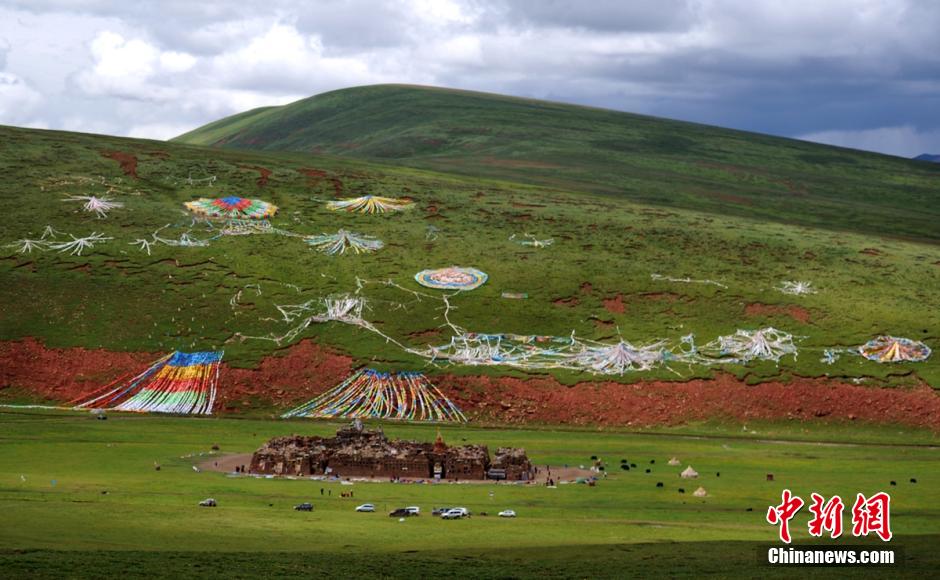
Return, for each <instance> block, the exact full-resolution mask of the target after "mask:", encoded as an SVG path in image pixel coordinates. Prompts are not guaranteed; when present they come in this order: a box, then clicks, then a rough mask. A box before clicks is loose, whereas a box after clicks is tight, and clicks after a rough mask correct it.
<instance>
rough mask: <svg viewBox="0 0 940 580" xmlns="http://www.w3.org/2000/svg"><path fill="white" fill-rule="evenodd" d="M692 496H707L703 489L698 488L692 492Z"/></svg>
mask: <svg viewBox="0 0 940 580" xmlns="http://www.w3.org/2000/svg"><path fill="white" fill-rule="evenodd" d="M692 495H694V496H695V497H705V496H706V495H708V492H707V491H705V488H704V487H699V488H698V489H696V490H695V491H693V492H692Z"/></svg>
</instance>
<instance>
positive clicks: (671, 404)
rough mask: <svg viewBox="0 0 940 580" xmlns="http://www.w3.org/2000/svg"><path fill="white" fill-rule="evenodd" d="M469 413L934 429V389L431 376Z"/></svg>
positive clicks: (554, 419) (589, 420)
mask: <svg viewBox="0 0 940 580" xmlns="http://www.w3.org/2000/svg"><path fill="white" fill-rule="evenodd" d="M431 379H432V380H433V381H435V382H436V384H437V385H438V387H440V388H441V390H442V391H443V392H444V393H445V394H446V395H448V396H449V397H451V398H452V399H453V400H454V402H456V403H457V404H458V405H459V406H460V407H461V408H462V409H464V410H465V411H469V414H470V415H471V416H475V417H481V418H489V419H495V420H498V421H501V422H508V423H527V422H536V423H563V424H573V425H603V426H616V425H629V426H633V427H641V426H649V425H677V424H682V423H686V422H689V421H700V420H706V419H715V418H725V419H733V420H737V421H752V420H779V419H799V420H811V419H819V418H825V419H827V420H856V419H858V420H861V421H870V422H874V423H901V424H906V425H914V426H918V427H928V428H930V429H933V430H935V431H940V395H937V393H935V392H934V391H933V389H931V388H929V387H927V386H921V387H918V388H916V389H910V390H907V389H903V390H902V389H888V388H875V387H862V386H857V385H848V384H844V383H838V382H835V381H826V380H822V379H795V380H793V381H792V382H790V383H787V384H783V383H779V382H768V383H762V384H760V385H756V386H748V385H745V384H744V383H742V382H741V381H739V380H737V379H735V378H734V377H732V376H730V375H719V376H718V378H716V379H713V380H704V379H697V380H691V381H687V382H682V383H680V382H659V381H657V382H644V383H638V384H634V385H624V384H620V383H614V382H596V383H593V382H592V383H580V384H577V385H575V386H573V387H565V386H563V385H560V384H559V383H558V382H557V381H556V380H555V379H553V378H536V379H529V380H520V379H515V378H509V377H501V378H490V377H454V376H446V375H445V376H441V377H431Z"/></svg>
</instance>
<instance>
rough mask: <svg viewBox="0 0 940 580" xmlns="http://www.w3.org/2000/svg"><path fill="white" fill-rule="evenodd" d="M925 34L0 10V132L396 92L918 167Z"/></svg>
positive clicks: (815, 25)
mask: <svg viewBox="0 0 940 580" xmlns="http://www.w3.org/2000/svg"><path fill="white" fill-rule="evenodd" d="M301 4H303V7H302V8H298V6H300V5H301ZM938 31H940V2H937V1H933V0H787V1H781V0H767V1H764V0H655V1H653V0H650V1H640V0H634V1H628V0H592V1H591V2H576V1H569V2H562V1H556V0H518V1H514V0H490V1H487V0H385V1H377V0H376V1H373V0H317V1H310V2H305V3H299V2H286V1H282V0H264V1H254V0H251V1H239V2H223V1H216V0H162V1H160V2H156V1H153V2H144V1H141V2H135V1H130V2H128V1H122V2H109V1H107V0H84V1H82V0H22V1H17V0H0V124H9V125H20V126H29V127H41V128H51V129H66V130H75V131H87V132H95V133H109V134H116V135H130V136H137V137H151V138H158V139H162V138H168V137H171V136H174V135H177V134H179V133H182V132H184V131H187V130H189V129H192V128H194V127H196V126H199V125H201V124H203V123H206V122H208V121H212V120H214V119H217V118H219V117H222V116H225V115H229V114H232V113H235V112H239V111H243V110H246V109H249V108H252V107H257V106H261V105H272V104H282V103H287V102H290V101H293V100H296V99H299V98H303V97H306V96H310V95H313V94H316V93H320V92H323V91H328V90H332V89H338V88H343V87H349V86H356V85H364V84H373V83H388V82H396V83H416V84H425V85H438V86H447V87H457V88H464V89H475V90H482V91H491V92H497V93H505V94H512V95H519V96H527V97H535V98H545V99H552V100H558V101H566V102H573V103H582V104H588V105H596V106H602V107H608V108H612V109H619V110H624V111H632V112H639V113H647V114H652V115H659V116H664V117H671V118H678V119H685V120H690V121H698V122H702V123H709V124H715V125H722V126H727V127H735V128H739V129H746V130H752V131H759V132H764V133H772V134H776V135H784V136H790V137H799V138H803V139H809V140H814V141H821V142H826V143H832V144H837V145H843V146H847V147H856V148H860V149H870V150H874V151H881V152H885V153H891V154H894V155H902V156H913V155H916V154H919V153H924V152H933V153H940V33H938Z"/></svg>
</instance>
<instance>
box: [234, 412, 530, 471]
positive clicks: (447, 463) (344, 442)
mask: <svg viewBox="0 0 940 580" xmlns="http://www.w3.org/2000/svg"><path fill="white" fill-rule="evenodd" d="M493 466H496V467H497V468H498V473H499V477H497V479H507V480H510V481H527V480H530V479H532V477H533V469H532V466H531V464H530V463H529V460H528V458H527V457H526V454H525V450H524V449H514V448H509V447H501V448H500V449H499V451H498V452H497V455H496V459H495V461H494V462H493V463H491V462H490V454H489V450H488V449H487V447H486V446H485V445H462V446H458V447H450V446H448V445H447V444H446V443H444V440H443V438H442V437H441V435H440V434H438V436H437V440H436V441H435V442H434V443H422V442H418V441H403V440H400V439H394V440H390V439H388V438H387V437H386V436H385V433H383V432H382V429H381V428H379V429H365V428H363V426H362V424H361V423H360V422H358V421H356V422H355V423H353V424H351V425H349V426H347V427H344V428H342V429H340V430H338V431H337V432H336V437H319V436H313V437H304V436H301V435H290V436H287V437H275V438H274V439H271V440H270V441H268V442H267V443H265V444H264V445H263V446H262V447H261V448H260V449H258V450H257V451H256V452H255V453H254V455H253V456H252V458H251V468H250V472H251V473H259V474H271V475H298V476H308V475H335V476H338V477H376V478H394V477H403V478H408V479H431V478H439V479H487V478H488V477H490V472H491V471H492V467H493Z"/></svg>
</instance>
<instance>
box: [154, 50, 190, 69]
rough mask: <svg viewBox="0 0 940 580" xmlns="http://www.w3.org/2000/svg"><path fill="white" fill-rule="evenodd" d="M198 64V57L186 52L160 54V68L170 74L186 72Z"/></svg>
mask: <svg viewBox="0 0 940 580" xmlns="http://www.w3.org/2000/svg"><path fill="white" fill-rule="evenodd" d="M195 64H196V57H194V56H193V55H191V54H187V53H185V52H175V51H172V50H171V51H168V52H164V53H162V54H160V68H161V69H162V70H164V71H166V72H169V73H181V72H186V71H188V70H189V69H191V68H193V66H195Z"/></svg>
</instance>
